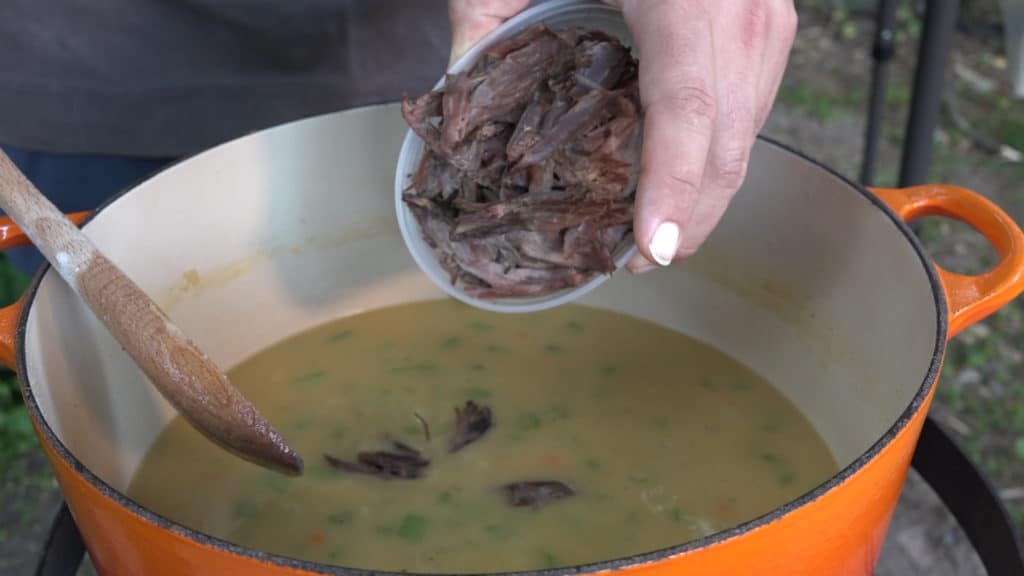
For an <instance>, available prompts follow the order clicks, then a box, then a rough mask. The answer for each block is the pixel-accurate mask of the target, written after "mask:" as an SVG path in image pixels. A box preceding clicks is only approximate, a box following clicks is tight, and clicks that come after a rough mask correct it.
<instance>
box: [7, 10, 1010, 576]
mask: <svg viewBox="0 0 1024 576" xmlns="http://www.w3.org/2000/svg"><path fill="white" fill-rule="evenodd" d="M796 4H797V8H798V12H799V14H800V30H799V32H798V34H797V38H796V44H795V47H794V49H793V53H792V56H791V59H790V63H789V67H788V69H787V73H786V77H785V80H784V84H783V86H782V88H781V91H780V94H779V97H778V100H777V103H776V107H775V110H774V112H773V114H772V116H771V118H770V119H769V122H768V125H767V126H766V128H765V130H764V133H765V134H766V135H769V136H772V137H774V138H776V139H779V140H782V141H784V142H786V143H788V144H791V145H793V146H795V147H796V148H798V149H800V150H803V151H805V152H806V153H808V154H810V155H811V156H813V157H815V158H817V159H819V160H821V161H823V162H825V163H827V164H829V165H831V166H833V167H834V168H836V169H837V170H839V171H840V172H842V173H843V174H845V175H847V176H849V177H851V178H854V179H856V178H857V177H858V174H859V170H860V160H861V152H862V136H863V131H864V115H865V113H866V110H867V98H868V88H869V80H870V73H871V56H870V54H871V44H872V35H873V28H874V23H873V14H872V10H873V7H874V2H872V1H870V0H798V1H797V2H796ZM922 4H923V3H920V2H912V1H905V2H901V3H900V8H899V27H898V33H897V37H896V41H897V54H896V58H895V59H894V60H893V62H892V65H891V67H890V68H891V69H890V81H889V88H888V93H887V99H886V104H887V105H886V111H885V117H884V119H883V123H884V131H883V135H882V138H881V140H880V149H879V152H878V162H879V164H878V173H877V179H876V182H875V184H876V185H878V186H894V185H895V184H896V181H897V172H898V166H899V159H900V158H899V151H900V146H901V144H902V133H903V129H904V126H905V123H906V113H907V106H908V104H909V101H910V96H911V90H910V88H911V83H912V78H913V69H914V62H915V57H916V51H917V41H918V39H919V35H920V31H921V21H920V8H921V5H922ZM947 78H948V84H947V86H948V90H947V93H946V94H945V105H944V108H943V115H942V120H941V129H940V130H939V131H938V133H937V134H936V136H935V152H934V156H933V164H932V166H931V172H930V178H929V179H930V180H931V181H934V182H943V183H949V184H956V185H959V186H964V187H968V188H972V189H974V190H976V191H978V192H981V193H982V194H985V195H986V196H988V197H989V198H991V199H993V200H994V201H995V202H996V203H997V204H999V205H1000V206H1001V207H1003V209H1005V210H1006V211H1007V212H1009V213H1010V214H1011V215H1012V216H1013V217H1014V218H1015V219H1016V220H1017V221H1018V222H1020V223H1024V164H1022V163H1021V152H1024V102H1021V101H1018V100H1015V99H1014V98H1013V97H1012V91H1011V89H1010V76H1009V72H1008V61H1007V55H1006V53H1005V49H1004V42H1003V36H1002V21H1001V14H1000V10H999V5H998V3H997V0H965V1H962V2H961V17H960V23H959V31H958V36H957V40H956V46H955V48H954V53H953V56H952V61H951V65H950V67H949V69H948V75H947ZM921 237H922V239H923V240H924V242H925V243H926V245H927V246H928V247H929V249H930V250H931V252H932V255H933V256H934V258H935V259H936V260H937V261H938V262H939V263H940V264H942V265H943V266H945V267H947V268H949V269H951V270H954V271H958V272H975V273H976V272H979V271H982V270H984V269H985V268H986V267H988V266H990V265H991V264H992V263H993V258H994V254H993V253H992V250H991V249H990V248H989V247H988V246H987V244H986V243H985V242H984V241H983V240H981V239H980V237H979V236H978V235H977V234H975V233H974V232H973V231H971V230H970V229H969V228H967V227H965V226H961V225H958V224H955V223H951V222H949V221H945V220H940V219H928V220H925V221H923V224H922V226H921ZM26 281H27V279H25V278H22V277H19V276H18V275H17V274H15V273H13V272H12V271H11V270H10V269H9V268H7V267H6V266H5V265H4V264H3V263H2V260H0V301H2V303H8V302H11V301H13V300H14V299H15V298H16V297H17V295H18V294H20V292H21V290H22V289H23V287H24V286H25V283H26ZM1022 343H1024V306H1022V303H1021V301H1020V300H1018V301H1015V302H1013V303H1011V304H1010V305H1009V306H1007V307H1006V308H1004V309H1003V310H1002V311H1001V312H999V313H997V314H995V315H994V316H992V317H990V318H989V319H987V320H986V321H984V322H981V323H980V324H978V325H977V326H975V327H974V328H972V329H970V330H969V331H967V332H966V333H964V334H962V335H961V336H960V337H958V338H957V339H956V340H955V341H954V342H953V344H952V346H951V348H950V351H949V356H948V360H947V365H946V367H945V370H944V372H943V374H942V379H941V383H940V385H939V391H938V396H937V401H936V404H935V405H934V407H933V409H932V414H933V415H934V416H935V417H936V419H937V420H938V421H939V422H940V423H941V424H943V425H944V426H945V427H946V428H947V429H948V430H950V431H951V432H952V433H953V434H954V435H955V437H956V439H957V441H958V442H960V444H961V445H962V446H963V447H964V448H965V449H966V450H967V451H968V452H969V453H970V454H971V455H972V456H973V457H974V458H975V460H976V461H977V462H979V463H980V464H981V466H982V467H983V468H984V470H985V471H986V472H987V473H988V474H989V475H990V477H991V479H992V480H993V482H994V483H995V484H996V485H997V486H998V487H999V489H1000V491H1001V495H1002V498H1003V500H1004V501H1005V502H1006V504H1007V506H1008V507H1009V509H1010V511H1011V513H1012V514H1013V516H1014V518H1015V522H1016V524H1017V526H1018V527H1019V529H1022V530H1024V364H1022V361H1024V353H1022ZM58 503H59V495H58V493H57V490H56V486H55V483H54V481H53V477H52V475H51V472H50V469H49V465H48V464H47V462H46V461H45V459H44V458H43V457H42V455H41V452H40V449H39V447H38V444H37V442H36V440H35V437H34V435H33V433H32V430H31V426H30V424H29V420H28V417H27V416H26V413H25V411H24V409H23V407H22V405H21V398H20V394H19V392H18V389H17V386H16V383H15V379H14V376H13V375H12V374H10V373H9V372H3V373H0V574H12V575H20V574H30V573H31V570H32V568H33V567H34V563H35V559H36V555H37V554H38V550H39V546H40V545H41V543H42V541H43V539H44V537H45V533H46V530H47V529H48V527H49V522H50V520H51V518H52V516H53V513H54V512H55V510H56V506H57V505H58ZM972 554H973V552H972V551H971V550H970V548H969V546H967V544H966V542H965V540H964V537H963V534H962V533H961V532H959V530H958V528H957V527H956V526H955V524H954V522H953V521H952V520H951V519H950V518H949V517H948V514H946V513H945V512H944V510H943V509H942V508H941V506H940V505H939V504H938V501H937V500H936V499H935V497H934V495H933V494H931V493H930V492H929V490H928V489H927V487H925V486H923V485H922V484H921V482H920V481H919V480H918V479H917V478H916V476H914V475H911V478H910V479H909V481H908V485H907V488H906V489H905V492H904V497H903V500H902V501H901V508H900V510H899V511H898V513H897V516H896V518H895V519H894V523H893V528H892V530H891V532H890V539H889V541H887V547H886V550H885V551H884V553H883V562H882V563H881V565H880V567H879V571H878V574H893V575H896V574H900V575H907V574H929V575H938V576H941V575H942V574H958V575H960V574H983V573H984V572H982V571H981V569H980V567H979V565H978V563H977V559H976V558H974V557H973V556H972Z"/></svg>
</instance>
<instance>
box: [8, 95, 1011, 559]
mask: <svg viewBox="0 0 1024 576" xmlns="http://www.w3.org/2000/svg"><path fill="white" fill-rule="evenodd" d="M406 128H407V127H406V125H405V124H404V122H403V120H402V118H401V115H400V113H399V110H398V106H397V105H396V104H394V103H391V104H387V105H381V106H370V107H365V108H359V109H354V110H349V111H344V112H339V113H336V114H330V115H326V116H320V117H314V118H309V119H306V120H302V121H299V122H294V123H290V124H286V125H282V126H279V127H275V128H272V129H269V130H266V131H262V132H258V133H254V134H251V135H248V136H245V137H243V138H240V139H237V140H234V141H231V142H228V143H225V144H223V145H221V146H218V147H216V148H213V149H210V150H208V151H205V152H203V153H201V154H199V155H197V156H194V157H191V158H189V159H187V160H185V161H182V162H180V163H177V164H175V165H173V166H171V167H169V168H167V169H166V170H164V171H162V172H160V173H158V174H156V175H155V176H153V177H151V178H149V179H147V180H146V181H144V182H142V183H140V184H138V185H137V186H135V187H133V188H132V189H130V190H128V191H126V192H124V193H123V194H121V195H119V196H118V197H116V198H114V199H112V200H111V201H109V202H108V203H106V204H105V205H104V206H102V207H101V208H99V209H97V210H96V211H95V212H93V213H91V214H88V215H86V214H76V215H73V216H72V217H73V218H74V219H75V220H76V222H80V223H81V225H82V229H83V230H84V231H85V233H86V234H87V235H88V236H89V237H90V238H91V239H92V240H93V241H94V242H95V243H96V244H97V245H98V246H99V247H100V249H102V250H104V251H105V252H106V253H107V254H108V255H109V256H110V257H111V258H112V259H113V260H114V261H116V262H118V263H119V264H120V265H121V266H122V267H123V268H124V270H125V271H126V272H127V273H128V274H129V275H130V276H132V277H133V278H134V279H136V281H137V282H138V283H139V285H140V286H141V287H142V288H143V289H144V290H146V291H147V292H148V293H149V294H150V295H151V296H153V298H154V299H156V300H157V302H158V303H160V304H161V305H162V306H163V307H164V309H165V310H166V311H167V313H168V314H169V315H170V316H171V317H172V318H173V319H174V321H175V322H176V323H178V324H180V325H181V327H182V328H183V329H185V330H186V331H187V332H188V333H189V334H191V335H194V336H195V338H196V340H197V341H198V343H199V345H200V346H202V347H203V348H204V349H205V350H207V351H208V352H209V353H210V354H211V356H212V357H213V359H214V360H215V361H217V362H218V363H219V364H220V365H221V366H223V367H230V366H232V365H234V364H236V363H238V362H240V361H242V360H243V359H245V358H247V357H248V356H250V355H251V354H254V353H255V352H257V351H259V350H261V349H263V348H265V347H267V346H269V345H271V344H273V343H275V342H277V341H279V340H281V339H283V338H286V337H289V336H291V335H294V334H296V333H298V332H300V331H303V330H306V329H309V328H311V327H313V326H314V325H317V324H320V323H322V322H325V321H328V320H333V319H336V318H339V317H342V316H345V315H349V314H353V313H357V312H362V311H365V310H368V309H373V308H377V307H383V306H390V305H394V304H399V303H403V302H409V301H414V300H426V299H439V298H444V297H445V295H444V294H443V293H442V292H441V291H440V290H439V289H438V288H437V287H436V286H435V285H433V283H432V282H431V281H430V280H429V279H428V278H427V277H426V276H425V275H424V274H423V273H422V272H421V271H420V270H419V269H418V268H417V266H416V264H415V263H414V261H413V260H412V258H411V257H410V255H409V253H408V251H407V250H406V248H405V245H404V243H403V241H402V237H401V234H400V232H399V229H398V225H397V221H396V217H395V210H394V199H393V193H392V189H393V180H392V178H393V175H394V167H395V164H396V160H397V156H398V152H399V148H400V146H401V143H402V139H403V137H404V135H405V132H406ZM924 215H942V216H946V217H949V218H953V219H956V220H961V221H963V222H966V223H968V224H970V225H971V226H973V227H974V228H976V229H977V230H979V231H980V232H981V233H982V234H983V235H984V236H985V237H986V238H987V239H988V240H989V241H990V242H991V243H992V244H993V246H994V247H995V249H996V251H997V252H998V254H999V262H998V264H997V265H995V266H994V267H993V268H991V269H990V270H989V271H987V272H986V273H984V274H982V275H980V276H963V275H959V274H955V273H952V272H948V271H945V270H942V269H941V268H938V267H937V266H936V265H935V264H933V263H932V261H931V260H930V259H929V258H928V257H927V255H926V254H925V253H924V251H923V250H922V247H921V245H920V244H919V243H918V241H917V240H916V239H915V237H914V236H913V235H912V233H911V232H910V231H909V229H908V227H907V225H906V222H908V221H910V220H913V219H915V218H917V217H920V216H924ZM0 231H2V234H3V236H2V242H0V244H2V246H3V247H10V246H14V245H18V244H22V243H24V242H25V239H24V237H23V236H22V235H21V234H20V233H19V231H18V230H17V229H16V228H14V227H13V226H11V225H10V224H7V225H6V226H4V227H3V228H0ZM1022 273H1024V236H1022V233H1021V231H1020V229H1019V228H1018V227H1017V225H1016V224H1015V223H1014V222H1013V221H1012V219H1011V218H1010V217H1008V216H1007V215H1006V214H1005V213H1004V212H1003V211H1001V210H1000V209H999V208H998V207H996V206H995V205H993V204H992V203H990V202H989V201H988V200H986V199H985V198H983V197H982V196H980V195H979V194H976V193H974V192H971V191H968V190H965V189H962V188H957V187H954V186H946V185H928V186H920V187H914V188H909V189H900V190H879V189H875V190H870V191H869V190H866V189H864V188H861V187H859V186H858V185H856V184H854V183H852V182H849V181H847V180H845V179H843V178H842V177H841V176H839V175H837V174H836V173H834V172H832V171H830V170H829V169H828V168H826V167H824V166H821V165H819V164H817V163H815V162H814V161H812V160H810V159H808V158H806V157H804V156H802V155H801V154H799V153H797V152H794V151H792V150H789V149H787V148H786V147H784V146H782V145H780V144H778V143H775V142H772V141H770V140H766V139H759V140H758V141H757V143H756V145H755V146H754V149H753V154H752V158H751V163H750V169H749V176H748V179H747V183H746V184H745V186H744V187H743V189H742V190H740V192H739V193H738V194H737V196H736V197H735V199H734V201H733V204H732V206H731V207H730V210H729V211H728V212H727V214H726V216H725V218H724V219H723V220H722V222H721V224H720V225H719V226H718V228H717V229H716V230H715V231H714V233H713V234H712V236H711V237H710V239H709V240H708V242H707V244H706V245H705V247H704V248H703V249H702V250H701V251H700V252H699V253H698V254H696V255H694V256H693V257H691V258H689V259H687V260H686V261H684V262H681V263H679V264H677V265H675V266H672V267H671V268H669V269H665V270H659V271H657V272H655V273H652V274H648V275H643V276H632V275H630V274H625V273H623V274H616V275H615V276H614V277H613V278H612V279H611V280H609V281H608V282H606V283H605V284H603V285H602V286H601V287H599V288H598V289H596V290H595V291H594V292H592V293H590V294H588V295H587V296H586V297H585V298H584V300H583V301H582V303H585V304H589V305H592V306H598V307H603V308H609V309H614V310H617V311H621V312H625V313H628V314H631V315H634V316H636V317H640V318H644V319H647V320H651V321H654V322H657V323H660V324H662V325H664V326H668V327H670V328H672V329H674V330H677V331H680V332H683V333H686V334H688V335H691V336H693V337H696V338H699V339H700V340H702V341H704V342H707V343H709V344H711V345H712V346H715V347H717V348H719V349H721V350H723V351H726V352H727V353H729V354H730V355H732V356H733V357H734V358H736V359H737V360H739V361H741V362H743V363H744V364H746V365H747V366H749V367H751V368H752V369H754V370H756V371H757V372H759V373H760V374H762V375H763V376H765V377H766V378H767V379H768V380H769V381H771V382H773V383H774V384H775V385H776V386H777V387H778V389H779V390H780V391H781V392H782V393H783V394H785V395H786V396H787V397H788V398H789V399H790V400H791V401H792V402H793V403H794V404H795V405H796V406H797V407H798V408H799V409H800V410H801V411H802V412H803V414H805V415H806V417H807V418H808V419H809V420H810V421H811V423H812V424H813V425H814V426H815V428H816V429H817V431H818V432H819V434H820V435H821V436H822V438H823V439H824V440H825V442H826V443H827V444H828V446H829V448H830V449H831V450H832V452H833V455H834V456H835V458H836V459H837V460H838V461H839V463H840V464H841V470H840V472H838V473H837V474H836V475H835V476H834V477H831V478H828V479H827V480H826V481H825V482H823V483H821V484H820V485H818V486H817V487H816V488H814V489H813V490H812V491H810V492H808V493H806V494H803V495H802V496H800V497H799V498H797V499H795V500H793V501H791V502H789V503H787V504H785V505H784V506H781V507H779V508H777V509H775V510H773V511H771V512H770V513H767V514H765V515H763V516H761V517H758V518H751V519H750V520H749V521H747V522H745V523H743V524H740V525H738V526H735V527H734V528H731V529H729V530H726V531H723V532H720V533H716V534H713V535H710V536H708V537H705V538H702V539H699V540H695V541H690V542H680V543H679V544H678V546H675V547H673V548H670V549H664V550H650V551H649V552H648V553H645V554H642V555H639V556H635V557H629V558H621V559H617V560H614V561H610V562H602V563H596V564H593V565H587V566H580V567H576V568H574V569H571V570H552V571H550V573H558V572H563V573H584V574H597V573H613V572H614V573H621V574H624V575H625V574H650V575H658V574H663V575H667V574H700V575H705V576H718V575H721V576H734V575H737V574H785V575H789V576H797V575H814V576H821V575H825V574H828V575H840V576H842V575H850V576H854V575H856V576H864V575H868V574H871V573H872V571H873V567H874V565H875V562H876V560H877V558H878V555H879V551H880V549H881V547H882V542H883V540H884V537H885V534H886V529H887V526H888V522H889V519H890V516H891V514H892V512H893V510H894V507H895V505H896V502H897V499H898V496H899V493H900V488H901V486H902V483H903V481H904V477H905V474H906V472H907V470H908V468H909V466H910V462H911V456H912V454H913V452H914V448H915V444H916V442H917V439H918V434H919V432H920V430H921V427H922V423H923V422H924V419H925V416H926V413H927V410H928V407H929V404H930V402H931V400H932V396H933V393H934V390H935V385H936V380H937V377H938V374H939V371H940V369H941V367H942V361H943V355H944V353H945V350H946V343H947V340H948V339H949V338H951V337H953V336H955V335H956V334H957V333H959V332H961V331H962V330H964V329H965V328H967V327H968V326H970V325H971V324H972V323H975V322H977V321H979V320H981V319H982V318H984V317H986V316H987V315H988V314H991V313H992V312H994V311H996V310H998V309H999V308H1000V307H1001V306H1003V305H1005V304H1006V303H1007V302H1009V301H1010V300H1011V299H1013V298H1014V297H1016V296H1017V295H1018V294H1019V293H1020V292H1021V290H1022V289H1024V275H1022ZM0 331H2V342H0V353H2V356H0V360H2V361H3V362H4V363H6V364H7V365H9V366H14V367H15V368H16V370H17V372H18V374H19V377H20V381H21V386H22V393H23V394H24V398H25V401H26V404H27V407H28V410H29V413H30V415H31V418H32V422H33V425H34V426H35V430H36V433H37V435H38V437H39V440H40V441H41V443H42V445H43V448H44V450H45V452H46V455H47V456H48V458H49V460H50V462H51V463H52V466H53V469H54V471H55V473H56V477H57V480H58V482H59V485H60V489H61V490H62V492H63V495H64V497H65V499H66V501H67V503H68V507H69V509H70V510H71V513H72V515H73V517H74V519H75V521H76V523H77V525H78V527H79V529H80V531H81V533H82V537H83V540H84V542H85V545H86V548H87V550H88V552H89V555H90V557H91V560H92V562H93V564H94V565H95V567H96V568H97V570H98V571H99V573H100V574H101V575H104V576H114V575H140V574H145V575H147V576H158V575H162V574H167V575H171V574H173V575H184V574H245V575H254V576H255V575H285V574H292V575H298V574H359V573H362V572H360V571H357V570H349V569H346V568H344V567H336V566H327V565H320V564H312V563H307V562H300V561H296V560H293V559H289V558H285V557H280V556H275V555H271V554H267V553H265V552H262V551H260V550H253V549H247V548H243V547H239V546H237V545H234V544H232V543H229V542H226V541H223V540H220V539H217V538H213V537H210V536H208V535H205V534H203V533H201V532H199V531H196V530H194V529H191V528H189V527H187V526H182V525H178V524H176V523H174V522H172V521H170V520H168V519H166V518H164V517H161V516H159V515H158V514H156V513H154V512H152V511H150V510H147V509H145V508H144V507H141V506H140V505H138V504H137V503H136V502H133V501H132V500H131V499H129V498H128V497H126V496H125V494H124V492H123V491H124V490H125V488H126V487H127V485H128V483H129V481H130V479H131V478H132V475H133V474H134V472H135V470H136V468H137V467H138V465H139V462H140V460H141V458H142V457H143V455H144V454H145V452H146V450H147V449H148V447H149V446H150V445H151V443H152V442H153V440H154V439H155V438H156V436H157V434H158V433H159V432H160V431H161V429H162V428H163V427H164V426H165V425H166V424H167V422H168V421H169V420H170V419H171V418H172V417H173V416H174V412H173V410H172V409H171V408H170V407H169V405H167V403H166V402H164V401H163V399H162V398H161V397H160V396H159V395H158V394H157V393H155V392H154V391H153V390H152V387H151V386H149V385H148V383H146V381H145V380H144V378H143V376H142V375H141V373H140V371H139V370H138V369H137V368H136V367H135V366H134V364H133V363H132V362H131V360H130V359H129V358H128V357H127V355H126V354H125V353H124V352H123V351H122V350H121V349H120V348H119V347H118V345H117V344H116V342H115V341H114V340H113V339H112V338H111V337H110V335H109V334H107V333H106V331H105V329H104V328H103V327H102V325H100V324H99V323H98V321H97V320H96V319H95V318H94V317H93V316H92V314H91V313H90V312H89V311H88V310H87V309H86V308H85V307H84V306H83V305H82V304H81V303H80V302H79V300H78V299H77V298H76V297H75V296H74V294H73V292H71V290H69V288H68V287H67V286H66V285H65V284H64V283H63V281H62V280H61V279H60V277H59V276H57V275H56V274H55V273H54V272H53V271H52V270H50V269H49V268H48V267H43V268H42V269H41V270H40V271H39V272H38V273H37V274H36V276H35V277H34V280H33V282H32V284H31V287H30V288H29V289H28V290H27V292H26V294H25V295H24V296H23V297H22V298H21V300H20V301H19V302H18V303H17V304H16V305H14V306H11V307H9V308H7V309H6V310H3V311H2V313H0ZM493 571H494V572H496V573H497V572H502V571H503V569H502V563H501V559H500V558H495V564H494V569H493ZM546 573H548V572H543V574H546ZM538 574H541V573H538Z"/></svg>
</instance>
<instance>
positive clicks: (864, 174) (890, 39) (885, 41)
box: [860, 0, 896, 186]
mask: <svg viewBox="0 0 1024 576" xmlns="http://www.w3.org/2000/svg"><path fill="white" fill-rule="evenodd" d="M895 24H896V0H878V7H877V12H876V13H875V43H874V46H873V47H872V50H871V57H872V59H873V60H874V62H875V64H874V67H873V68H872V70H871V96H870V100H869V101H868V114H867V125H866V128H865V131H864V158H863V163H862V164H861V169H860V181H861V184H864V185H865V186H871V185H872V184H873V183H874V180H875V154H876V153H875V150H876V148H877V144H878V130H879V127H880V125H881V123H882V110H883V109H884V108H885V92H886V87H887V84H888V82H887V80H888V76H889V61H890V60H892V57H893V54H894V53H895V46H894V45H895V32H894V30H893V28H894V27H895Z"/></svg>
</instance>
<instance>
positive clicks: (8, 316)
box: [0, 212, 90, 370]
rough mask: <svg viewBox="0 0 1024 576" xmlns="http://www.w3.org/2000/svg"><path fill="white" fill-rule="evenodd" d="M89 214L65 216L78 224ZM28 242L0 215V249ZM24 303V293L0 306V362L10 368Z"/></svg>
mask: <svg viewBox="0 0 1024 576" xmlns="http://www.w3.org/2000/svg"><path fill="white" fill-rule="evenodd" d="M89 214H90V212H74V213H72V214H68V215H67V216H68V219H69V220H71V221H72V222H74V223H75V224H76V225H80V224H81V223H82V222H83V221H85V219H86V218H87V217H88V216H89ZM30 244H32V241H31V240H29V238H28V236H26V235H25V233H24V232H22V230H21V228H20V227H19V226H18V225H17V224H15V223H14V221H13V220H11V218H10V217H9V216H0V251H3V250H7V249H8V248H15V247H17V246H28V245H30ZM24 303H25V295H24V294H22V295H21V296H20V297H18V300H17V301H15V302H14V303H13V304H11V305H9V306H7V307H5V308H0V364H3V365H4V366H7V367H8V368H10V369H11V370H15V369H16V366H15V364H16V359H15V354H14V347H15V339H16V338H17V332H18V318H19V317H20V316H21V306H22V305H23V304H24Z"/></svg>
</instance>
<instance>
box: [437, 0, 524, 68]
mask: <svg viewBox="0 0 1024 576" xmlns="http://www.w3.org/2000/svg"><path fill="white" fill-rule="evenodd" d="M529 3H530V0H448V20H449V22H451V28H452V50H451V54H450V56H449V58H448V65H449V66H451V65H452V64H454V63H455V61H456V60H458V59H459V58H460V57H461V56H462V55H463V54H465V53H466V51H467V50H469V49H470V48H472V47H473V45H474V44H476V43H477V42H479V41H480V40H481V39H483V37H484V36H486V35H488V34H490V33H491V31H493V30H494V29H495V28H497V27H498V26H499V25H501V23H502V22H504V21H505V20H508V19H509V18H511V17H513V16H515V15H516V14H518V13H519V12H522V10H523V9H524V8H526V6H527V5H528V4H529Z"/></svg>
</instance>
